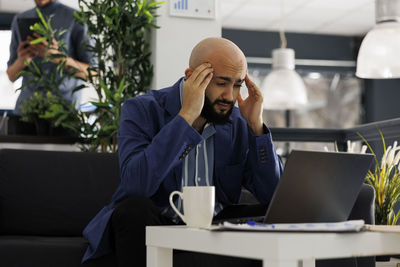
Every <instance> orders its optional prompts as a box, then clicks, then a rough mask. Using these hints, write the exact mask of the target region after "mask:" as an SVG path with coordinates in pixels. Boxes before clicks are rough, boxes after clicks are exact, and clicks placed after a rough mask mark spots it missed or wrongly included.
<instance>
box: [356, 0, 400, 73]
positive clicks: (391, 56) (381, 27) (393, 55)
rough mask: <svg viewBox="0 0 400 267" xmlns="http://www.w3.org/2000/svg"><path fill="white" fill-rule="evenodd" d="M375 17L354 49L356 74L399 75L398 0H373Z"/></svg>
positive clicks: (399, 32)
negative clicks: (371, 27)
mask: <svg viewBox="0 0 400 267" xmlns="http://www.w3.org/2000/svg"><path fill="white" fill-rule="evenodd" d="M375 17H376V23H377V24H376V25H375V27H374V28H373V29H372V30H370V31H369V32H368V33H367V35H366V36H365V38H364V40H363V41H362V43H361V46H360V51H359V52H358V57H357V70H356V76H357V77H360V78H364V79H390V78H400V0H376V1H375Z"/></svg>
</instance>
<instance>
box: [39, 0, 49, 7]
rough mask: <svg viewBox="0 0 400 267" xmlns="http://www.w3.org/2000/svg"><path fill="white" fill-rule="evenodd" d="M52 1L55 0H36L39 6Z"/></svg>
mask: <svg viewBox="0 0 400 267" xmlns="http://www.w3.org/2000/svg"><path fill="white" fill-rule="evenodd" d="M50 2H54V0H35V3H36V5H37V6H38V7H44V6H45V5H47V4H48V3H50Z"/></svg>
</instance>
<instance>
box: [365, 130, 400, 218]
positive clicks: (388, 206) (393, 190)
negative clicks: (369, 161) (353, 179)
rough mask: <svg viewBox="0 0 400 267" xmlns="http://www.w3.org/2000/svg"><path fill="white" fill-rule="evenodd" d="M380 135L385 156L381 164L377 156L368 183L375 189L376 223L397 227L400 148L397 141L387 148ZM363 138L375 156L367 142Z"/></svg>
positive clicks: (399, 197) (399, 211) (369, 173)
mask: <svg viewBox="0 0 400 267" xmlns="http://www.w3.org/2000/svg"><path fill="white" fill-rule="evenodd" d="M379 133H380V135H381V140H382V147H383V156H382V158H381V161H380V162H379V161H378V159H377V157H376V156H375V166H374V168H373V170H370V171H368V174H367V177H366V182H367V183H368V184H370V185H371V186H372V187H373V188H374V189H375V223H376V224H382V225H396V224H397V222H398V219H399V215H400V210H398V211H397V212H396V211H395V205H396V204H397V203H398V202H399V200H400V169H399V168H400V165H399V161H400V146H398V145H397V141H395V142H394V143H393V145H392V146H389V147H386V143H385V138H384V137H383V134H382V132H381V131H379ZM360 136H361V135H360ZM361 138H362V140H363V141H364V142H365V143H366V145H367V146H368V148H369V150H370V151H371V153H373V154H375V152H374V150H373V149H372V147H371V146H370V144H369V143H368V142H367V140H366V139H365V138H364V137H362V136H361Z"/></svg>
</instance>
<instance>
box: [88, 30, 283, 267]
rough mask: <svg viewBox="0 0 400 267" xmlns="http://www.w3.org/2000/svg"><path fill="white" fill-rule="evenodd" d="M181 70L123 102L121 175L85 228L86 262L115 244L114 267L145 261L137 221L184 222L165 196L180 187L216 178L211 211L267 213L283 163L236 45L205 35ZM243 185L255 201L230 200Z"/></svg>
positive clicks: (140, 224)
mask: <svg viewBox="0 0 400 267" xmlns="http://www.w3.org/2000/svg"><path fill="white" fill-rule="evenodd" d="M184 73H185V76H184V77H183V78H181V79H179V80H178V81H177V82H176V83H175V84H174V85H173V86H171V87H169V88H164V89H161V90H154V91H150V92H149V93H147V94H145V95H142V96H138V97H135V98H132V99H130V100H127V101H126V102H125V103H124V105H123V108H122V115H121V126H120V129H119V132H118V137H117V138H118V153H119V163H120V173H121V175H120V180H121V183H120V185H119V187H118V188H117V190H116V192H115V194H114V196H113V199H112V202H111V203H110V204H109V205H108V206H106V207H105V208H103V209H102V210H101V211H100V212H99V213H98V214H97V215H96V217H95V218H94V219H93V220H92V221H91V222H90V223H89V225H88V226H87V227H86V229H85V230H84V232H83V234H84V237H86V238H87V240H88V241H89V243H90V245H89V248H88V250H87V251H86V254H85V256H84V258H83V260H84V261H87V260H89V259H93V258H97V257H100V256H102V255H105V254H107V253H109V252H110V251H114V252H115V255H116V258H117V266H119V267H125V266H143V267H144V266H145V264H146V248H145V226H146V225H165V224H180V223H182V222H181V221H180V219H179V217H178V216H176V213H175V212H174V211H173V210H172V208H171V207H170V205H169V195H170V193H171V192H173V191H182V187H184V186H205V185H210V186H215V192H216V194H215V199H216V203H215V204H216V205H215V210H214V215H215V218H216V219H221V218H224V217H229V216H233V217H244V216H264V215H265V212H266V208H267V205H268V203H269V202H270V200H271V197H272V194H273V192H274V190H275V187H276V186H277V184H278V181H279V178H280V175H281V173H282V165H281V162H280V160H279V158H278V156H277V154H276V151H275V148H274V145H273V143H272V137H271V133H270V132H269V130H268V128H267V126H266V125H265V124H264V123H263V120H262V117H261V115H262V103H263V95H262V93H261V91H260V89H259V88H258V86H257V85H256V84H255V83H254V82H253V81H252V80H251V79H250V77H249V75H248V74H247V62H246V58H245V56H244V54H243V52H242V51H241V50H240V49H239V47H238V46H236V45H235V44H234V43H233V42H231V41H229V40H227V39H224V38H207V39H204V40H202V41H201V42H200V43H198V44H197V45H196V46H195V47H194V49H193V51H192V53H191V56H190V59H189V66H188V68H187V69H186V70H185V72H184ZM242 85H244V86H246V87H247V90H248V93H249V96H248V97H247V98H246V99H243V98H242V96H241V94H240V88H241V87H242ZM236 102H237V103H238V106H239V108H237V107H235V106H234V104H235V103H236ZM242 186H243V187H245V188H247V189H248V190H249V191H250V192H252V193H253V194H254V195H255V197H256V198H257V199H258V200H259V202H260V203H261V205H255V206H254V205H250V206H248V207H247V206H235V205H236V204H238V203H239V199H240V196H241V190H242ZM175 201H178V200H175ZM175 204H176V205H175V206H177V207H179V206H180V204H179V202H178V203H175ZM217 262H218V261H217ZM191 264H192V262H191ZM193 264H194V263H193ZM191 266H194V265H191ZM208 266H209V265H208ZM216 266H225V265H223V264H217V263H216ZM228 266H229V265H228Z"/></svg>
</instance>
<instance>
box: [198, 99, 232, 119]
mask: <svg viewBox="0 0 400 267" xmlns="http://www.w3.org/2000/svg"><path fill="white" fill-rule="evenodd" d="M218 103H224V104H229V105H230V106H231V107H230V109H229V110H228V112H226V113H224V114H222V113H218V112H217V111H216V110H215V108H214V107H215V106H216V105H217V104H218ZM233 104H234V103H233V102H232V101H225V100H218V99H217V100H215V101H214V102H213V103H211V101H210V99H208V97H207V96H205V97H204V106H203V109H202V110H201V116H202V117H203V118H205V119H206V120H207V121H208V122H210V123H214V124H225V123H227V122H228V121H229V116H230V115H231V113H232V110H233Z"/></svg>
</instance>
